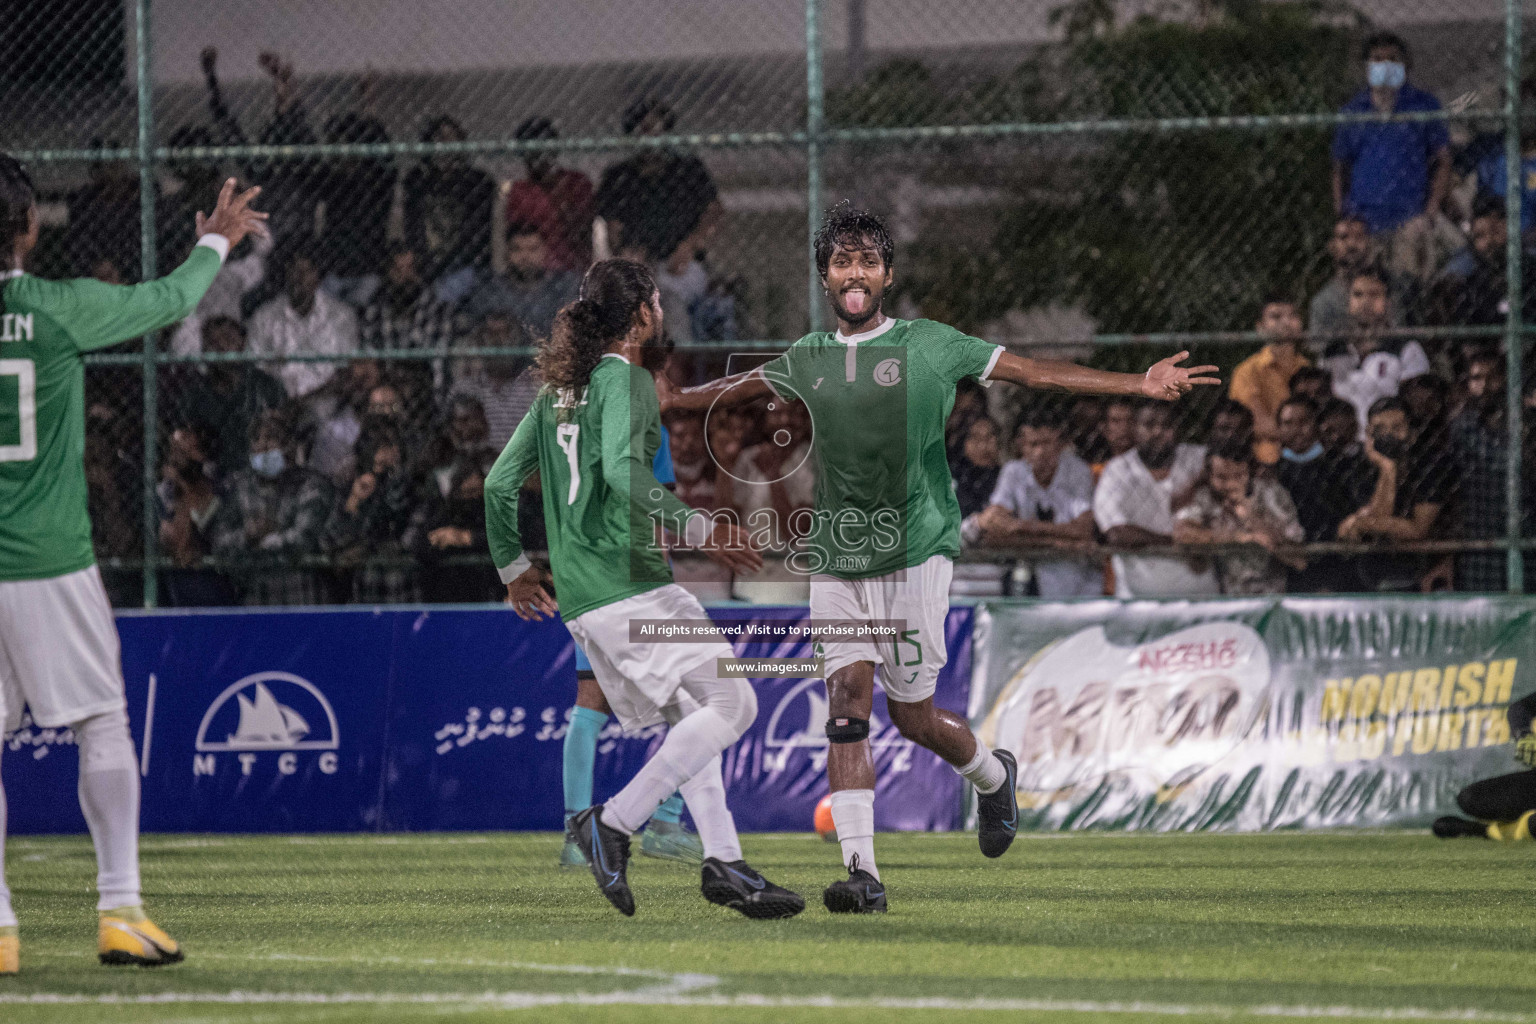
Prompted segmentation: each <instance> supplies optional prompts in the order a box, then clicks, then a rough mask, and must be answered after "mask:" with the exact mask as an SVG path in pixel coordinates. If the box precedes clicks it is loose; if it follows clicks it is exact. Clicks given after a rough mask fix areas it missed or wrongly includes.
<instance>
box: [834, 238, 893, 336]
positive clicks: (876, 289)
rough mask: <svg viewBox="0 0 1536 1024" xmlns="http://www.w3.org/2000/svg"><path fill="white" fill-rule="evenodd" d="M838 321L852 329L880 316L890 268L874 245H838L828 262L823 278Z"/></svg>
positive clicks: (888, 281) (889, 277) (888, 282)
mask: <svg viewBox="0 0 1536 1024" xmlns="http://www.w3.org/2000/svg"><path fill="white" fill-rule="evenodd" d="M822 283H823V284H824V285H825V286H826V289H827V295H828V296H829V297H830V298H831V299H832V308H833V309H835V310H836V311H837V318H838V319H839V320H841V321H843V322H844V323H846V324H848V325H849V326H851V327H855V328H857V327H859V326H861V325H863V324H866V323H868V322H869V321H871V320H873V319H874V318H875V317H876V316H877V315H878V314H879V313H880V305H881V303H882V302H883V301H884V299H885V290H886V289H887V288H889V287H890V286H891V268H890V267H888V266H886V264H885V260H884V259H883V258H882V257H881V255H880V250H879V249H876V248H875V247H873V246H862V247H860V246H847V245H843V244H842V243H838V245H837V247H836V248H835V249H833V250H832V256H831V258H830V259H828V260H827V273H826V276H825V277H823V278H822Z"/></svg>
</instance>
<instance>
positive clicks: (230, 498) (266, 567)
mask: <svg viewBox="0 0 1536 1024" xmlns="http://www.w3.org/2000/svg"><path fill="white" fill-rule="evenodd" d="M298 455H299V445H298V442H297V440H296V439H295V437H294V431H293V425H292V422H291V421H290V419H289V417H288V415H287V414H286V413H284V412H280V411H271V412H265V413H262V414H261V416H260V417H258V418H257V419H256V420H255V421H253V423H252V425H251V458H250V466H249V468H247V469H243V470H241V471H240V472H238V473H235V474H234V475H233V476H232V477H230V479H229V483H228V486H227V488H226V493H225V496H224V503H223V506H222V507H221V508H220V509H219V513H218V515H217V516H216V517H215V519H214V525H213V528H212V534H213V550H214V553H215V554H218V555H221V556H224V557H228V558H233V559H240V560H243V561H246V562H247V563H248V564H247V565H246V566H245V567H244V570H243V576H244V584H245V586H244V590H245V603H246V604H248V605H296V604H297V605H302V604H320V603H322V601H323V597H322V595H323V589H322V587H321V586H320V581H319V578H318V576H317V574H316V573H315V572H313V571H310V570H306V569H296V568H293V567H292V566H293V565H294V563H295V562H296V561H297V560H299V559H300V558H302V557H303V556H305V555H313V554H318V553H319V552H320V548H321V543H322V541H323V539H324V537H325V527H326V523H327V522H328V521H329V520H330V518H331V507H332V505H333V504H334V503H335V502H334V492H333V490H332V488H331V484H330V481H328V480H326V479H325V477H323V476H321V475H320V474H319V473H316V472H314V471H313V470H310V469H306V468H305V467H303V466H301V465H299V464H298Z"/></svg>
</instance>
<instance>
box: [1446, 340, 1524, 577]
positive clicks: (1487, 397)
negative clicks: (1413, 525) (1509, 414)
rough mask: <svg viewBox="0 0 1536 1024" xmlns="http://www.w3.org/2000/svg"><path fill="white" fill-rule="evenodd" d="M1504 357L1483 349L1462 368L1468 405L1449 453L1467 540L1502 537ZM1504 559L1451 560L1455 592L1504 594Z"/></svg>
mask: <svg viewBox="0 0 1536 1024" xmlns="http://www.w3.org/2000/svg"><path fill="white" fill-rule="evenodd" d="M1506 386H1507V385H1506V372H1505V368H1504V355H1503V353H1501V352H1498V351H1497V350H1494V349H1487V350H1484V351H1482V352H1479V353H1478V354H1476V355H1475V356H1473V357H1472V360H1471V362H1470V363H1469V364H1468V366H1467V378H1466V390H1467V404H1466V408H1465V409H1463V410H1462V413H1461V415H1460V416H1457V417H1456V418H1455V419H1454V420H1452V421H1451V427H1450V436H1451V451H1452V453H1453V454H1454V457H1455V461H1456V465H1458V466H1459V467H1461V474H1462V475H1461V493H1460V507H1461V521H1462V522H1461V525H1462V533H1463V536H1465V537H1467V538H1468V539H1472V540H1491V539H1495V538H1500V537H1503V536H1504V535H1505V533H1506V530H1507V521H1506V519H1505V516H1506V515H1507V514H1508V511H1507V509H1506V507H1505V502H1506V500H1507V495H1508V490H1507V485H1508V478H1507V477H1506V475H1505V473H1506V469H1507V467H1508V464H1509V428H1508V426H1507V425H1506V424H1507V420H1506V419H1505V409H1506V406H1505V393H1504V389H1505V387H1506ZM1507 568H1508V565H1507V558H1506V556H1505V554H1504V552H1502V551H1464V552H1462V553H1461V554H1460V555H1458V556H1457V558H1456V589H1458V590H1481V591H1503V590H1504V589H1505V588H1506V586H1507V581H1506V579H1505V575H1504V573H1505V570H1506V569H1507Z"/></svg>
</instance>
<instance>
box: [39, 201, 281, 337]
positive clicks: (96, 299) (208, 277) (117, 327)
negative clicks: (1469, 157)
mask: <svg viewBox="0 0 1536 1024" xmlns="http://www.w3.org/2000/svg"><path fill="white" fill-rule="evenodd" d="M260 194H261V189H260V188H251V189H247V190H246V191H244V192H241V193H239V194H238V195H236V193H235V179H233V178H230V179H229V180H228V181H226V182H225V183H224V188H223V190H222V191H221V192H220V193H219V202H218V205H217V206H216V207H214V211H213V213H212V214H211V215H209V216H207V217H205V216H203V214H201V213H199V214H198V215H197V221H196V223H197V233H198V238H199V240H200V241H199V244H198V245H196V246H194V247H193V249H192V253H191V255H189V256H188V257H187V258H186V260H185V261H184V262H183V263H182V264H181V266H179V267H177V268H176V269H175V270H173V271H171V272H170V273H169V274H166V275H165V276H164V277H161V278H157V279H156V280H153V281H146V282H144V283H143V284H136V285H111V284H103V283H102V282H100V281H92V280H77V281H50V282H39V283H37V285H36V287H37V288H38V289H39V290H40V292H41V293H43V294H42V295H41V296H40V297H41V298H42V301H43V302H44V303H45V304H46V305H47V306H48V307H49V308H50V310H51V311H52V313H53V314H54V316H55V318H56V319H57V320H58V321H59V323H60V324H61V325H62V326H63V327H64V328H65V330H66V331H67V332H68V333H69V336H70V338H72V339H73V341H74V343H75V347H76V348H77V349H79V350H80V351H82V352H89V351H92V350H94V349H99V348H105V347H107V346H108V345H116V344H118V343H119V342H123V341H127V340H128V339H129V338H138V337H142V336H143V335H145V334H148V333H149V332H150V331H157V330H159V329H160V328H162V327H166V326H169V325H170V324H173V323H175V322H176V321H178V320H183V319H185V318H186V316H187V314H189V313H191V312H192V310H193V309H195V308H197V304H198V303H199V302H200V301H202V298H203V293H204V292H206V291H207V290H208V286H209V285H210V284H212V283H213V279H214V277H215V275H217V274H218V272H219V267H220V266H221V265H222V263H223V260H224V257H225V256H227V255H229V250H230V249H231V248H232V247H233V246H235V245H236V244H238V243H239V242H240V240H241V239H243V238H244V237H245V236H246V235H247V234H249V233H251V232H252V231H265V230H266V228H265V225H264V224H263V223H262V222H263V221H264V220H266V216H267V215H266V214H265V213H258V212H257V211H255V210H252V209H251V208H250V204H251V200H253V199H255V198H256V197H257V196H258V195H260ZM209 236H212V237H209ZM50 293H51V294H50Z"/></svg>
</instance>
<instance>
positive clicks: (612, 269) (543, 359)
mask: <svg viewBox="0 0 1536 1024" xmlns="http://www.w3.org/2000/svg"><path fill="white" fill-rule="evenodd" d="M655 292H656V280H655V278H653V277H652V276H651V272H650V270H649V269H647V268H646V266H645V265H644V264H643V263H636V262H635V261H634V260H623V259H614V260H602V261H601V262H598V263H594V264H592V267H591V269H589V270H588V271H587V274H586V276H585V277H583V278H582V279H581V297H580V298H579V299H577V300H576V301H575V302H572V303H570V304H569V305H567V306H565V307H564V308H562V309H561V310H560V312H559V313H556V314H555V323H554V327H553V329H551V330H550V332H549V340H548V341H546V342H544V344H543V345H541V346H540V347H539V355H538V366H539V373H540V374H541V375H542V376H543V378H544V383H545V384H546V385H547V386H549V387H551V388H554V389H555V390H557V391H566V390H569V391H573V392H579V391H581V390H582V389H584V388H585V387H586V386H587V382H588V381H589V380H591V378H592V371H593V370H594V369H596V368H597V363H598V360H600V359H602V358H603V352H604V351H605V350H606V349H607V348H608V346H609V345H612V344H613V343H614V342H615V341H618V340H619V339H620V338H622V337H624V335H625V334H627V333H629V329H630V327H631V326H633V324H634V322H635V317H636V316H638V315H639V313H640V309H641V307H642V306H645V305H647V304H648V303H649V302H650V301H651V296H652V295H654V294H655Z"/></svg>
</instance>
